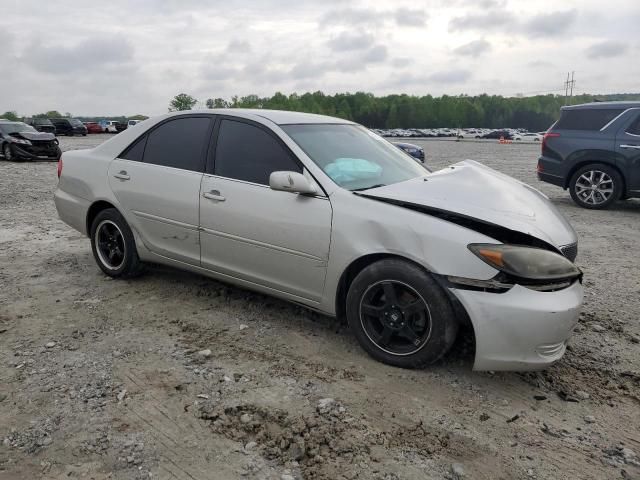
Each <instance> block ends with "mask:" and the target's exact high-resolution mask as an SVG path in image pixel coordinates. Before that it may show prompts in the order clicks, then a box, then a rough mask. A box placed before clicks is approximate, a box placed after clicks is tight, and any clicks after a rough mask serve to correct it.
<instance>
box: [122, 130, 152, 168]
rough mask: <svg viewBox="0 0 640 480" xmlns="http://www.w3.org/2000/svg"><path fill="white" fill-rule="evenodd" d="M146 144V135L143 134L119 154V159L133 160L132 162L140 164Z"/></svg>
mask: <svg viewBox="0 0 640 480" xmlns="http://www.w3.org/2000/svg"><path fill="white" fill-rule="evenodd" d="M146 144H147V135H146V134H145V135H143V136H142V137H140V138H139V139H138V140H136V141H135V142H133V143H132V144H131V145H130V146H129V147H127V149H126V150H125V151H124V152H122V153H121V154H120V157H119V158H124V159H125V160H133V161H134V162H142V161H143V160H144V147H145V145H146Z"/></svg>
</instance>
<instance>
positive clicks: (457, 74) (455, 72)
mask: <svg viewBox="0 0 640 480" xmlns="http://www.w3.org/2000/svg"><path fill="white" fill-rule="evenodd" d="M471 76H472V74H471V72H470V71H469V70H465V69H461V68H454V69H452V70H443V71H441V72H436V73H432V74H431V75H429V76H428V77H427V81H428V82H431V83H463V82H466V81H467V80H469V79H470V78H471Z"/></svg>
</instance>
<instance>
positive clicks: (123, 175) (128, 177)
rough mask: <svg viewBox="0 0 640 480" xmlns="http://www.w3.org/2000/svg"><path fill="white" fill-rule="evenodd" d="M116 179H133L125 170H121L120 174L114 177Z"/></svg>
mask: <svg viewBox="0 0 640 480" xmlns="http://www.w3.org/2000/svg"><path fill="white" fill-rule="evenodd" d="M113 176H114V177H115V178H117V179H118V180H130V179H131V177H130V176H129V175H127V172H126V171H125V170H120V171H119V172H118V173H116V174H114V175H113Z"/></svg>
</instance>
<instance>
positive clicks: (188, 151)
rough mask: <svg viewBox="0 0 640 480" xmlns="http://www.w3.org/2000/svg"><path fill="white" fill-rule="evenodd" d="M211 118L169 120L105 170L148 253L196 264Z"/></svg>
mask: <svg viewBox="0 0 640 480" xmlns="http://www.w3.org/2000/svg"><path fill="white" fill-rule="evenodd" d="M212 118H213V117H211V116H197V115H193V116H184V117H178V118H171V119H169V120H167V121H165V122H163V123H161V124H160V125H158V126H156V127H154V128H153V129H151V130H150V131H149V132H147V133H145V134H144V135H143V136H142V137H140V138H139V139H138V140H136V142H134V143H133V144H132V145H131V146H130V147H129V148H128V149H127V150H125V151H124V152H123V153H122V154H121V155H120V157H119V158H116V159H115V160H114V161H113V162H111V165H110V166H109V184H110V185H111V189H112V190H113V193H114V194H115V196H116V198H117V199H118V202H119V203H120V205H121V206H122V208H123V209H124V210H125V211H124V214H125V216H126V217H127V220H128V221H129V222H130V224H131V225H132V227H134V228H135V229H136V230H137V231H138V233H139V234H140V236H141V237H142V239H143V241H144V243H145V245H146V246H147V248H148V249H149V250H151V251H152V252H154V253H157V254H159V255H162V256H165V257H168V258H172V259H175V260H179V261H183V262H186V263H189V264H192V265H199V264H200V241H199V234H198V220H199V219H198V216H199V201H200V181H201V180H202V174H203V171H204V165H205V158H206V153H207V149H208V145H209V141H210V138H211V131H212V124H213V120H212Z"/></svg>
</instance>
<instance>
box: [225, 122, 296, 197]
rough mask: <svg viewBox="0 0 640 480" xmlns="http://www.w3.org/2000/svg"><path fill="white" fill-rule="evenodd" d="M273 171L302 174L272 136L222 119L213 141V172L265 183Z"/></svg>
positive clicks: (256, 128)
mask: <svg viewBox="0 0 640 480" xmlns="http://www.w3.org/2000/svg"><path fill="white" fill-rule="evenodd" d="M277 171H293V172H300V173H302V167H301V165H300V164H299V163H298V162H297V161H296V160H295V158H294V157H293V155H292V154H291V153H290V152H289V151H288V150H287V149H286V148H285V147H284V146H283V145H282V144H281V143H280V142H279V141H278V140H277V139H276V138H275V137H274V136H273V135H271V134H269V133H268V132H266V131H265V130H263V129H262V128H259V127H257V126H255V125H251V124H248V123H244V122H236V121H233V120H222V122H221V123H220V129H219V133H218V141H217V144H216V154H215V174H216V175H219V176H221V177H226V178H234V179H237V180H244V181H245V182H251V183H258V184H261V185H269V176H270V175H271V173H272V172H277Z"/></svg>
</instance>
